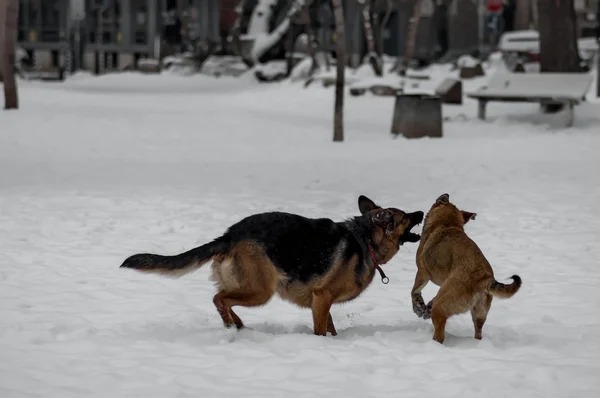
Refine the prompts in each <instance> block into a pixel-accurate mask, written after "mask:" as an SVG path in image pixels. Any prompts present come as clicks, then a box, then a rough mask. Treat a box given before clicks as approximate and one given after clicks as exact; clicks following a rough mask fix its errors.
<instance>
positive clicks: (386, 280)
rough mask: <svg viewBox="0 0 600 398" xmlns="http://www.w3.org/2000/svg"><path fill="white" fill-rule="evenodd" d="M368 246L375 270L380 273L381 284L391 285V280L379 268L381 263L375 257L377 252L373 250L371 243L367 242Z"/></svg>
mask: <svg viewBox="0 0 600 398" xmlns="http://www.w3.org/2000/svg"><path fill="white" fill-rule="evenodd" d="M367 246H368V247H369V255H370V256H371V261H372V262H373V265H374V266H375V269H376V270H377V271H378V272H379V276H380V277H381V283H383V284H384V285H387V284H388V283H390V278H388V277H387V276H386V275H385V272H383V270H382V269H381V267H380V266H379V261H378V260H377V256H376V255H375V250H373V246H371V242H367Z"/></svg>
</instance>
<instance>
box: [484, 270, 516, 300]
mask: <svg viewBox="0 0 600 398" xmlns="http://www.w3.org/2000/svg"><path fill="white" fill-rule="evenodd" d="M511 278H512V280H513V282H512V283H511V284H510V285H505V284H504V283H500V282H498V281H497V280H495V279H492V281H491V282H490V285H489V287H488V292H489V293H490V294H491V295H493V296H496V297H500V298H510V297H512V296H514V295H515V293H517V292H518V291H519V289H520V288H521V277H520V276H519V275H513V276H512V277H511Z"/></svg>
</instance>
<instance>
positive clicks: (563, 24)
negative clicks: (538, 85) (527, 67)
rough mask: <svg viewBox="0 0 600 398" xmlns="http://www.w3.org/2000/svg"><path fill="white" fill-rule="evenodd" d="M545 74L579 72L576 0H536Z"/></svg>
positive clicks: (541, 61) (542, 65)
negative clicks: (574, 2)
mask: <svg viewBox="0 0 600 398" xmlns="http://www.w3.org/2000/svg"><path fill="white" fill-rule="evenodd" d="M537 6H538V13H539V28H538V29H539V32H540V67H541V71H542V72H580V71H581V66H580V58H579V50H578V48H577V20H576V16H575V7H574V4H573V0H552V1H549V0H537Z"/></svg>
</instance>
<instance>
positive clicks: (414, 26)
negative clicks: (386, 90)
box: [400, 0, 423, 91]
mask: <svg viewBox="0 0 600 398" xmlns="http://www.w3.org/2000/svg"><path fill="white" fill-rule="evenodd" d="M422 3H423V0H417V2H416V3H415V5H414V8H413V14H412V16H411V18H410V21H409V23H408V32H407V34H406V45H405V51H404V59H403V60H402V67H401V68H400V76H402V77H403V79H402V82H401V85H400V90H401V91H403V90H404V80H405V79H404V77H405V76H406V71H407V70H408V65H409V63H410V61H411V59H412V57H413V55H414V53H415V47H416V45H417V33H418V32H419V20H420V19H421V6H422Z"/></svg>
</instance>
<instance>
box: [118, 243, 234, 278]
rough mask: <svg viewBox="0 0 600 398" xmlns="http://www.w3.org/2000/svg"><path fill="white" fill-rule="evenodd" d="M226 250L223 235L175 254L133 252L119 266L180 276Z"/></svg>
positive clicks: (226, 245)
mask: <svg viewBox="0 0 600 398" xmlns="http://www.w3.org/2000/svg"><path fill="white" fill-rule="evenodd" d="M227 250H228V244H227V242H226V239H225V237H220V238H217V239H215V240H213V241H212V242H210V243H207V244H205V245H202V246H199V247H196V248H195V249H192V250H189V251H187V252H185V253H181V254H178V255H176V256H161V255H158V254H148V253H141V254H134V255H133V256H131V257H129V258H127V259H126V260H125V261H124V262H123V264H121V267H120V268H132V269H135V270H138V271H141V272H150V273H156V274H162V275H165V276H170V277H174V278H176V277H180V276H182V275H185V274H187V273H189V272H192V271H195V270H197V269H198V268H200V267H201V266H203V265H204V264H206V263H207V262H209V261H210V260H212V258H213V257H215V256H216V255H219V254H224V253H226V252H227Z"/></svg>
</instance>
